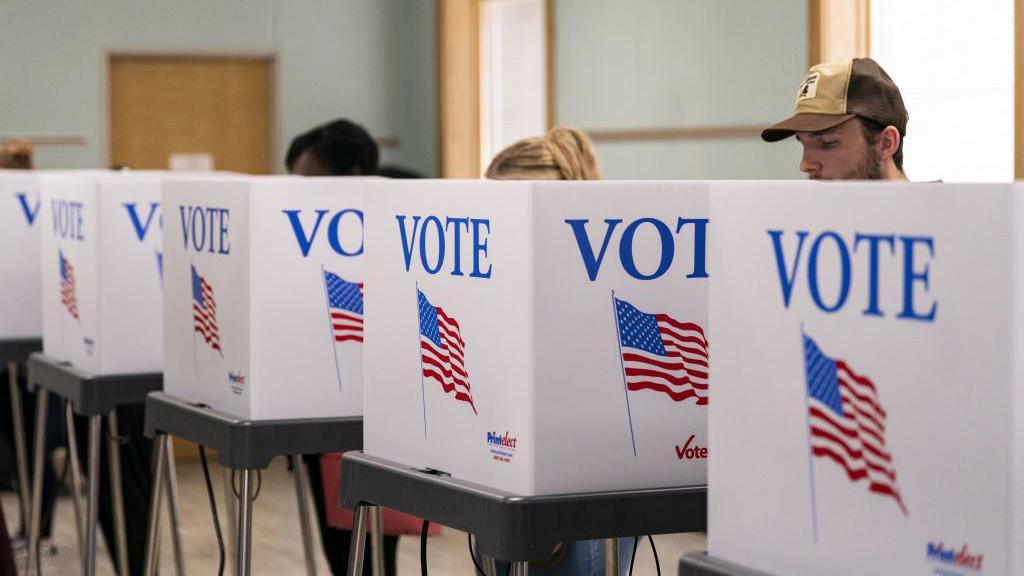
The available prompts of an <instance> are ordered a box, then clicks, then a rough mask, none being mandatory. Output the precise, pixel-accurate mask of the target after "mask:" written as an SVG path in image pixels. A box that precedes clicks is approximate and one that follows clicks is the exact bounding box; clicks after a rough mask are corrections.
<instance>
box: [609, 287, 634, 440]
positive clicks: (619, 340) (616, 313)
mask: <svg viewBox="0 0 1024 576" xmlns="http://www.w3.org/2000/svg"><path fill="white" fill-rule="evenodd" d="M612 316H613V317H614V318H615V343H616V344H618V346H619V366H620V367H621V368H622V389H623V390H624V391H625V392H626V415H627V416H629V438H630V440H632V441H633V457H634V458H636V432H634V431H633V411H632V410H631V409H630V407H629V385H628V384H627V383H626V364H625V362H623V360H622V327H621V326H619V311H618V309H617V308H616V307H615V290H612Z"/></svg>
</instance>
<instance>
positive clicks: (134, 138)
mask: <svg viewBox="0 0 1024 576" xmlns="http://www.w3.org/2000/svg"><path fill="white" fill-rule="evenodd" d="M109 85H110V92H109V99H110V100H109V101H110V108H109V113H110V164H111V165H122V166H127V167H129V168H134V169H166V168H167V167H168V159H169V157H170V155H171V154H175V153H207V152H208V153H210V154H212V155H213V159H214V167H215V168H216V169H218V170H232V171H237V172H245V173H250V174H269V173H270V172H271V166H272V165H273V164H272V163H271V162H272V160H271V152H272V148H271V146H272V145H271V141H272V140H271V139H272V134H273V130H272V121H271V104H272V61H271V60H270V59H269V58H241V57H239V58H220V57H188V56H186V57H164V56H157V57H149V56H113V57H111V60H110V67H109Z"/></svg>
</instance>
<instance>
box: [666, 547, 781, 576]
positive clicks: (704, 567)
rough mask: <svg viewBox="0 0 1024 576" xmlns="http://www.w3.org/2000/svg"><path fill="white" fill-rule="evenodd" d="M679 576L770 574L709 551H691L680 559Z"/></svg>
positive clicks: (765, 575)
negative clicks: (718, 556)
mask: <svg viewBox="0 0 1024 576" xmlns="http://www.w3.org/2000/svg"><path fill="white" fill-rule="evenodd" d="M679 576H769V575H768V574H766V573H764V572H758V571H756V570H751V569H750V568H745V567H743V566H740V565H739V564H733V563H732V562H726V561H725V560H719V559H717V558H715V557H713V556H708V553H707V552H691V553H689V554H686V555H684V556H683V557H682V558H680V559H679Z"/></svg>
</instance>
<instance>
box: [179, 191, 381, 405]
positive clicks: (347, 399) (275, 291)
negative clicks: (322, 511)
mask: <svg viewBox="0 0 1024 576" xmlns="http://www.w3.org/2000/svg"><path fill="white" fill-rule="evenodd" d="M363 185H364V181H363V180H359V179H351V178H350V179H344V178H311V179H303V178H298V177H241V176H237V177H228V176H209V177H189V178H173V179H169V180H168V181H167V182H166V183H165V185H164V196H163V199H164V206H165V210H166V214H167V227H166V229H165V232H164V251H165V285H164V287H165V291H164V325H165V330H166V331H165V351H166V352H165V364H164V391H165V392H167V393H168V394H171V395H173V396H176V397H179V398H182V399H185V400H188V401H190V402H199V403H203V404H208V405H209V406H211V407H212V408H214V409H216V410H220V411H223V412H227V413H229V414H232V415H234V416H237V417H240V418H245V419H252V420H260V419H279V418H314V417H338V416H357V415H359V414H361V413H362V379H363V375H362V366H363V364H362V341H363V286H362V282H363V268H362V267H363V263H362V259H363V258H362V254H363V243H362V241H363V232H362V227H363V212H362V209H363V208H362V203H363V195H362V186H363Z"/></svg>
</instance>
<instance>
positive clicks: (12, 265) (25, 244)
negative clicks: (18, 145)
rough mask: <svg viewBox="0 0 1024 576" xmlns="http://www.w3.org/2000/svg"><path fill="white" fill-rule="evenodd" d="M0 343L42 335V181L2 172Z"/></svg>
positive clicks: (17, 172)
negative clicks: (40, 249) (40, 195)
mask: <svg viewBox="0 0 1024 576" xmlns="http://www.w3.org/2000/svg"><path fill="white" fill-rule="evenodd" d="M0 201H2V202H3V209H2V210H0V243H2V244H3V245H4V246H5V248H4V249H3V250H0V278H3V283H2V285H0V340H10V339H17V338H39V337H40V336H42V334H43V328H42V311H41V302H40V296H39V293H40V285H39V282H40V280H39V230H40V228H41V227H42V224H41V223H40V221H41V219H40V218H39V213H40V206H41V200H40V198H39V177H38V173H36V172H28V171H22V170H0Z"/></svg>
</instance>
